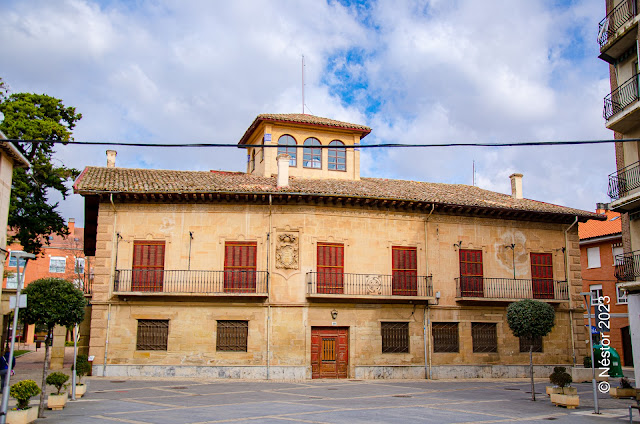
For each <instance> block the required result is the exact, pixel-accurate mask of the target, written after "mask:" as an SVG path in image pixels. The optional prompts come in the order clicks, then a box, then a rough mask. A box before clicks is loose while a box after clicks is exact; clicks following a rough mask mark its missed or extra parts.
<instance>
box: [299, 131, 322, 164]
mask: <svg viewBox="0 0 640 424" xmlns="http://www.w3.org/2000/svg"><path fill="white" fill-rule="evenodd" d="M321 145H322V144H321V143H320V141H318V139H317V138H314V137H309V138H307V139H306V140H305V141H304V148H303V149H302V166H304V167H305V168H315V169H320V168H322V149H320V148H317V147H313V146H321Z"/></svg>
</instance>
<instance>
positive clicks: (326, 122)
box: [238, 113, 371, 144]
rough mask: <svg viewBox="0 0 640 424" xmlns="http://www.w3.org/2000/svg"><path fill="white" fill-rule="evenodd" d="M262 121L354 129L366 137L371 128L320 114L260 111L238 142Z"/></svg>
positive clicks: (249, 135)
mask: <svg viewBox="0 0 640 424" xmlns="http://www.w3.org/2000/svg"><path fill="white" fill-rule="evenodd" d="M262 121H268V122H287V123H293V124H307V125H313V126H319V127H330V128H340V129H348V130H356V131H359V132H361V133H362V136H361V138H364V137H366V135H367V134H369V133H370V132H371V128H369V127H367V126H365V125H359V124H351V123H349V122H343V121H336V120H335V119H329V118H322V117H320V116H314V115H307V114H303V113H262V114H260V115H258V116H257V117H256V119H254V120H253V122H252V123H251V125H249V128H247V131H245V133H244V135H243V136H242V138H241V139H240V141H239V142H238V144H245V143H246V142H247V141H248V140H249V137H251V134H253V132H254V131H255V129H256V128H257V127H258V125H259V124H260V122H262Z"/></svg>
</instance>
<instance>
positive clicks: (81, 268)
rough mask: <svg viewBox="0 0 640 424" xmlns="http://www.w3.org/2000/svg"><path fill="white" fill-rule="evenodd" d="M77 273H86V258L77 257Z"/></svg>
mask: <svg viewBox="0 0 640 424" xmlns="http://www.w3.org/2000/svg"><path fill="white" fill-rule="evenodd" d="M75 273H76V274H80V275H83V274H84V258H76V265H75Z"/></svg>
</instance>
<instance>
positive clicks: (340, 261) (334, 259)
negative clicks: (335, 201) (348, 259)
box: [318, 243, 344, 293]
mask: <svg viewBox="0 0 640 424" xmlns="http://www.w3.org/2000/svg"><path fill="white" fill-rule="evenodd" d="M318 293H344V245H343V244H342V243H318Z"/></svg>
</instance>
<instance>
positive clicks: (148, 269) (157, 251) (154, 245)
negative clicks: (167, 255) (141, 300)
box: [131, 240, 165, 291]
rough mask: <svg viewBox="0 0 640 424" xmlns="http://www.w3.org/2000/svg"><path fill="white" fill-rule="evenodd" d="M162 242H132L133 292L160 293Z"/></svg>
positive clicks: (162, 273) (162, 277)
mask: <svg viewBox="0 0 640 424" xmlns="http://www.w3.org/2000/svg"><path fill="white" fill-rule="evenodd" d="M164 247H165V246H164V241H147V240H145V241H134V242H133V280H132V282H131V289H132V290H133V291H162V285H163V280H164Z"/></svg>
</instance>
